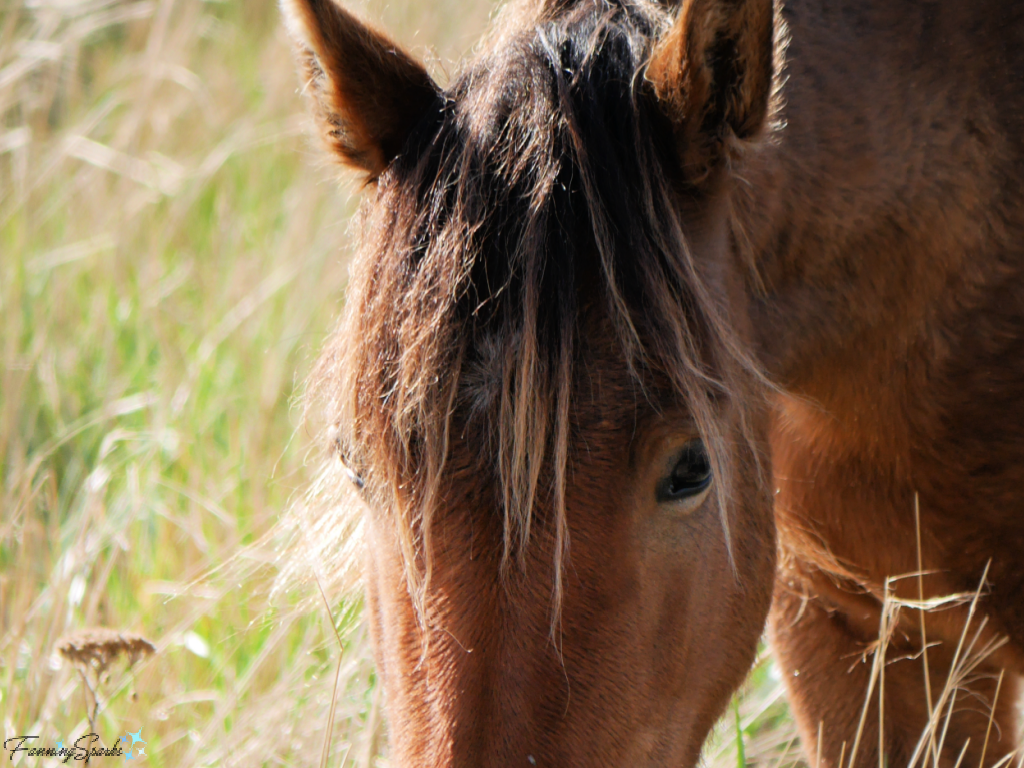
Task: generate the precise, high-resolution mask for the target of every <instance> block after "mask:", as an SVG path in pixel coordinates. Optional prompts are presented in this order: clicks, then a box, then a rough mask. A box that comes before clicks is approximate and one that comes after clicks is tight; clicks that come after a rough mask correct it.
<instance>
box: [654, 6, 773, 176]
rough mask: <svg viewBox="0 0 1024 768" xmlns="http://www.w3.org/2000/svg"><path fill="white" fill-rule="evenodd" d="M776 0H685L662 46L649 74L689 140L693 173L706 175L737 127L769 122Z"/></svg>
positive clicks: (685, 143) (748, 129) (685, 147)
mask: <svg viewBox="0 0 1024 768" xmlns="http://www.w3.org/2000/svg"><path fill="white" fill-rule="evenodd" d="M773 30H774V8H773V2H772V0H684V2H683V3H682V4H681V8H680V10H679V15H678V17H677V19H676V22H675V24H674V25H673V26H672V28H671V29H670V30H669V31H668V32H667V33H666V34H665V35H664V37H663V38H662V39H661V40H660V41H659V42H658V44H657V45H656V47H655V50H654V53H653V55H652V57H651V60H650V62H649V64H648V65H647V80H648V82H650V83H651V85H652V86H653V89H654V93H655V96H656V98H657V99H658V102H659V104H660V105H661V108H662V110H663V111H664V112H665V114H666V115H668V117H669V119H671V120H672V122H673V124H674V126H675V128H676V134H677V137H678V139H679V140H680V141H681V143H682V147H681V149H682V155H683V157H682V159H683V163H684V166H685V169H686V171H687V174H688V175H695V176H696V177H698V178H699V177H701V176H702V175H705V174H706V173H707V172H708V171H709V170H710V169H711V168H712V167H713V166H714V165H715V163H716V162H717V161H718V160H719V159H720V157H721V156H722V154H723V145H724V142H725V141H726V139H727V138H728V137H729V134H730V133H731V134H732V135H733V136H735V137H737V138H739V139H748V138H750V137H752V136H754V135H755V134H757V133H758V131H760V130H761V128H762V127H763V126H764V124H765V122H766V118H767V115H768V101H769V97H770V96H771V89H772V66H773V65H772V62H773V54H774V52H773Z"/></svg>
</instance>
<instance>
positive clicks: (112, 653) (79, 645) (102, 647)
mask: <svg viewBox="0 0 1024 768" xmlns="http://www.w3.org/2000/svg"><path fill="white" fill-rule="evenodd" d="M57 650H58V651H60V655H61V656H63V657H64V658H65V659H67V660H68V661H70V662H71V663H72V664H74V665H75V666H78V667H84V668H86V669H91V670H93V671H95V673H96V674H97V675H102V674H103V673H104V672H105V671H106V670H107V668H108V667H109V666H110V665H111V664H113V663H114V662H115V661H116V660H117V659H118V658H119V657H120V656H122V655H124V656H126V657H127V659H128V665H129V666H134V665H135V662H137V661H139V660H140V659H142V658H145V657H146V656H149V655H151V654H153V653H154V652H155V651H156V648H155V647H154V645H153V644H152V643H151V642H149V640H147V639H146V638H144V637H143V636H142V635H139V634H136V633H134V632H120V631H117V630H114V629H107V628H106V627H95V628H92V629H82V630H79V631H78V632H75V633H73V634H71V635H68V636H67V637H65V638H63V639H61V640H60V641H59V642H58V643H57Z"/></svg>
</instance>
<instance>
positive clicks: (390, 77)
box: [280, 0, 438, 181]
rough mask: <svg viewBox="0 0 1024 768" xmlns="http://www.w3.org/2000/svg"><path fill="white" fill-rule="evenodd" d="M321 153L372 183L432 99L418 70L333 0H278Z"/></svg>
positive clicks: (426, 80) (405, 55)
mask: <svg viewBox="0 0 1024 768" xmlns="http://www.w3.org/2000/svg"><path fill="white" fill-rule="evenodd" d="M280 2H281V11H282V12H283V14H284V19H285V23H286V24H287V26H288V31H289V32H290V33H291V36H292V39H293V40H294V41H295V47H296V49H297V52H298V55H299V66H300V67H301V69H302V75H303V77H304V78H305V88H306V90H307V91H308V93H309V94H310V96H311V97H312V101H313V111H314V114H315V116H316V119H317V123H318V124H319V128H320V129H321V131H322V132H323V135H324V139H325V140H326V142H327V144H328V146H329V148H330V149H331V150H332V151H333V153H334V154H335V155H336V156H337V159H339V160H341V161H342V162H343V163H344V164H346V165H349V166H352V167H354V168H357V169H360V170H363V171H365V172H366V174H367V180H368V181H374V180H375V179H376V178H377V177H378V176H379V175H380V174H381V173H382V172H383V171H384V169H385V168H386V167H387V166H388V164H389V163H390V162H391V160H393V159H394V158H395V157H397V156H398V154H399V153H400V152H401V151H402V147H403V146H404V144H405V142H406V140H407V139H408V138H409V134H410V133H411V132H412V130H413V128H415V127H416V124H417V123H418V122H419V121H420V119H421V118H422V117H423V116H424V115H425V114H426V113H427V111H428V110H429V109H430V107H431V105H432V104H433V103H434V101H435V99H436V98H437V94H438V89H437V86H435V85H434V82H433V80H431V79H430V75H428V74H427V70H426V69H424V68H423V66H422V65H421V64H420V63H419V62H417V61H415V60H414V59H413V58H412V56H410V55H409V54H408V53H406V52H405V51H404V50H403V49H402V48H401V47H400V46H398V45H397V44H396V43H394V42H392V41H391V40H390V39H388V38H387V37H386V36H385V35H383V34H381V33H380V32H377V31H376V30H374V29H371V28H370V27H368V26H367V25H365V24H363V23H362V22H361V21H359V20H358V19H357V18H356V17H355V16H353V15H352V14H351V13H349V12H348V11H346V10H345V9H344V8H342V7H341V6H340V5H338V3H337V2H336V0H280Z"/></svg>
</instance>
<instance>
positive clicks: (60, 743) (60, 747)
mask: <svg viewBox="0 0 1024 768" xmlns="http://www.w3.org/2000/svg"><path fill="white" fill-rule="evenodd" d="M62 749H64V742H63V741H58V742H57V751H58V752H60V751H61V750H62Z"/></svg>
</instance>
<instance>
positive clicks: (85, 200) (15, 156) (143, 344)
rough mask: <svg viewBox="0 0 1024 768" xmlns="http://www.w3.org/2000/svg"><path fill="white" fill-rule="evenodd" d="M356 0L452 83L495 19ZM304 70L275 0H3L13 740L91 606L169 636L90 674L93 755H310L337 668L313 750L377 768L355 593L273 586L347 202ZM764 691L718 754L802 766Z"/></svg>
mask: <svg viewBox="0 0 1024 768" xmlns="http://www.w3.org/2000/svg"><path fill="white" fill-rule="evenodd" d="M347 5H348V6H349V7H350V8H352V9H353V10H355V11H356V12H358V13H361V14H362V15H363V16H364V17H367V18H370V19H373V20H376V21H378V22H379V23H381V24H382V25H383V26H384V27H386V28H387V29H389V30H391V31H392V32H393V33H394V34H395V35H396V37H397V38H398V39H399V40H401V41H402V42H404V43H405V44H407V45H408V46H410V47H411V48H412V49H413V50H414V51H415V52H416V53H417V54H418V55H419V56H420V57H421V58H423V59H425V60H427V61H428V63H429V65H430V67H431V69H432V70H433V73H434V74H435V77H437V79H438V80H439V81H440V82H442V83H444V82H446V81H447V75H446V68H447V67H448V66H450V65H449V64H448V62H452V61H455V60H457V59H458V58H459V57H460V56H461V55H462V54H464V53H465V52H466V51H468V50H469V49H470V47H471V46H472V44H473V42H474V41H475V39H476V38H477V37H478V36H479V34H480V33H481V32H482V30H483V29H484V27H485V26H486V23H487V20H488V17H489V15H490V14H491V12H492V11H493V9H494V4H493V3H492V2H491V0H391V1H390V2H387V3H384V2H363V3H360V2H355V1H354V0H353V1H352V2H348V3H347ZM297 86H298V82H297V78H296V76H295V73H294V69H293V63H292V59H291V55H290V50H289V47H288V42H287V40H286V39H285V36H284V34H283V31H282V30H281V28H280V24H279V19H278V12H277V8H276V5H275V3H274V2H273V1H272V0H245V2H225V1H219V2H215V1H214V0H205V1H204V0H138V1H133V0H0V504H2V513H0V727H2V735H3V738H4V739H7V738H10V737H12V736H16V735H28V734H31V735H38V736H39V737H40V739H39V740H38V741H37V742H35V743H36V745H39V746H53V745H55V744H56V742H57V741H58V740H63V741H64V742H65V743H67V742H69V741H70V740H71V739H73V738H76V737H77V736H79V735H81V734H84V733H87V732H88V730H89V723H88V721H87V719H86V705H85V691H84V688H83V685H82V683H81V680H80V678H79V676H78V675H77V674H76V672H75V670H74V669H73V668H71V667H70V666H69V665H68V663H67V662H65V661H64V660H63V659H62V658H61V657H60V655H59V654H57V653H56V652H55V646H56V644H57V641H58V639H59V638H61V637H63V636H65V635H67V634H69V633H71V632H73V631H75V630H78V629H81V628H83V627H88V626H97V625H98V626H106V627H112V628H115V629H123V630H128V631H134V632H138V633H141V634H142V635H144V636H146V637H148V638H150V639H151V640H152V641H153V642H154V643H155V644H156V646H157V650H158V652H157V653H156V654H155V655H154V656H152V657H151V658H149V659H148V660H146V661H144V662H142V663H140V664H137V665H136V666H135V668H134V669H133V670H131V671H130V672H129V671H126V670H125V666H124V665H123V664H122V665H120V666H117V667H115V668H114V669H113V670H112V673H111V675H110V679H109V680H107V681H106V682H105V683H104V684H103V685H102V686H101V688H100V690H99V695H100V699H101V710H100V716H99V720H98V721H97V723H96V726H97V730H98V732H99V734H100V736H101V737H102V739H103V741H104V742H105V743H107V744H108V745H109V744H113V742H114V741H115V739H116V738H117V737H118V735H119V734H122V735H123V734H124V732H125V731H126V730H130V731H137V730H138V729H139V728H142V729H143V733H142V735H143V738H144V739H145V740H146V742H147V749H146V752H147V756H148V758H147V759H148V760H149V762H150V763H152V764H153V765H155V766H200V765H204V766H205V765H246V766H252V765H289V766H307V765H320V764H321V747H322V744H323V742H324V739H325V734H327V732H328V730H329V727H328V726H329V722H330V721H331V717H330V713H331V710H332V704H331V701H332V690H333V689H334V685H335V675H336V674H337V675H338V690H339V694H338V697H337V701H336V705H335V713H334V720H333V722H334V726H333V729H332V730H331V736H330V754H331V757H330V760H329V761H328V762H327V764H329V765H346V766H348V765H353V766H370V765H376V764H379V765H385V764H386V734H385V729H384V726H383V724H382V713H381V697H380V691H379V689H378V687H377V686H376V684H375V678H374V675H373V669H372V664H371V663H370V662H369V660H368V653H367V650H366V645H365V641H364V639H363V634H362V628H361V625H360V623H359V621H358V613H359V606H358V602H351V601H348V602H346V601H342V600H340V599H339V600H336V601H335V602H334V603H333V604H332V605H331V614H330V615H329V614H328V611H327V607H326V606H325V605H324V604H323V603H322V602H320V603H318V602H316V600H318V599H319V597H318V596H317V595H316V593H315V586H314V587H311V589H310V593H309V594H284V595H281V594H277V593H272V590H271V586H272V583H273V580H274V576H275V573H276V571H277V566H276V557H277V549H276V547H275V540H274V539H273V538H272V537H271V538H268V535H270V534H271V532H272V529H273V526H274V525H275V523H276V522H277V521H278V519H279V516H280V515H281V514H282V512H283V511H284V510H285V508H286V507H287V505H288V503H289V500H290V499H292V498H293V497H295V496H296V495H297V494H299V493H300V492H301V490H302V489H303V488H304V487H305V486H306V485H307V484H308V483H309V482H311V479H312V470H311V469H310V468H308V467H307V464H306V461H305V459H306V453H307V451H308V449H309V443H310V441H309V436H308V435H306V434H305V433H304V432H303V431H302V430H297V426H298V411H297V409H296V407H295V398H296V396H297V394H298V389H299V385H300V384H301V381H302V377H303V375H304V373H305V371H306V370H307V368H308V366H309V364H310V362H311V360H312V358H313V356H314V355H315V354H316V351H317V349H318V348H319V345H320V343H321V341H322V340H323V338H324V336H325V335H326V333H327V331H328V330H329V328H330V327H331V324H332V322H333V319H334V317H335V316H336V315H337V312H338V309H339V305H340V301H341V296H342V293H343V290H344V285H345V279H346V269H347V268H346V264H345V256H346V254H347V252H348V246H347V239H348V238H347V230H346V223H347V219H348V217H349V216H350V214H351V212H352V211H353V209H354V206H355V204H356V199H355V190H354V189H353V188H352V187H350V186H348V182H346V181H345V180H344V179H342V180H341V181H340V182H339V181H338V180H337V179H336V178H335V177H334V173H333V171H331V170H330V169H326V168H324V166H323V162H322V158H321V156H320V154H319V150H318V147H316V146H315V144H314V143H313V142H312V141H311V140H310V139H309V138H307V136H308V132H307V131H306V129H305V126H306V118H305V112H304V105H303V103H302V100H301V99H300V98H299V96H298V93H297ZM332 622H333V623H334V624H335V625H336V628H337V629H338V631H339V633H340V637H341V639H342V641H343V642H344V644H345V652H344V654H343V655H342V656H341V666H340V667H339V666H338V663H339V652H338V640H337V637H336V636H335V632H334V628H333V627H332V626H331V624H332ZM339 669H340V672H339V671H338V670H339ZM779 691H780V689H779V683H778V680H777V676H776V675H775V674H774V672H773V668H772V666H771V664H770V660H768V659H767V658H765V659H764V660H763V661H762V662H761V663H760V664H759V665H758V667H757V669H756V670H755V673H754V675H753V676H752V679H751V683H750V684H748V687H747V694H746V695H745V696H744V697H743V698H742V699H738V700H737V708H736V711H735V712H730V714H729V715H728V717H727V718H726V719H725V720H724V721H723V724H722V726H721V727H720V728H719V731H718V732H717V735H716V737H715V738H714V739H713V740H712V742H711V744H710V745H709V747H708V750H707V758H706V760H707V762H708V764H709V765H712V766H726V765H736V763H737V756H738V755H739V754H741V752H740V750H738V749H737V738H738V737H739V738H740V740H741V743H742V744H743V746H744V750H743V751H742V755H743V757H744V759H745V760H746V763H747V764H750V765H755V764H758V765H765V766H769V765H770V766H779V765H788V764H790V763H792V762H794V761H796V760H797V759H798V756H797V755H798V747H797V745H796V743H795V736H794V731H793V726H792V723H791V722H790V720H789V718H788V716H787V714H786V710H785V705H784V703H783V702H782V700H781V696H780V692H779ZM737 718H738V720H737ZM737 722H739V724H740V725H739V727H737ZM69 737H70V738H69ZM378 753H381V754H382V755H384V756H382V757H378ZM5 756H6V754H5ZM20 757H23V755H21V756H20ZM20 762H23V763H26V764H36V763H35V762H34V761H29V760H22V761H20ZM50 762H51V763H53V764H56V761H50ZM15 764H18V761H16V762H15ZM39 764H44V765H45V764H49V763H47V761H42V762H41V763H39Z"/></svg>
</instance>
